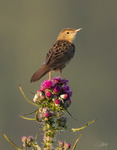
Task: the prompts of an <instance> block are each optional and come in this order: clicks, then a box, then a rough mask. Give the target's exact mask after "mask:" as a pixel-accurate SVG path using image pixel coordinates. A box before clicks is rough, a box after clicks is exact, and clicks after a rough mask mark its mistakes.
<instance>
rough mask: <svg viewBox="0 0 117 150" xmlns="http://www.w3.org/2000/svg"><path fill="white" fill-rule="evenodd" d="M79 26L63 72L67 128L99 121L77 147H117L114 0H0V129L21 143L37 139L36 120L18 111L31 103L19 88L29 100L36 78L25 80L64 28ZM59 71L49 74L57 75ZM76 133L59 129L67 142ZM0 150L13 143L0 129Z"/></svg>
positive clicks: (90, 149) (92, 149)
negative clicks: (68, 88) (68, 89)
mask: <svg viewBox="0 0 117 150" xmlns="http://www.w3.org/2000/svg"><path fill="white" fill-rule="evenodd" d="M67 27H69V28H79V27H82V28H83V30H82V31H80V32H79V33H78V35H77V37H76V39H75V41H74V43H75V45H76V54H75V57H74V59H73V60H72V61H71V62H70V64H69V65H68V66H67V67H66V68H65V69H64V71H63V73H64V75H65V77H66V78H67V79H68V80H69V84H70V86H71V89H72V90H73V96H72V105H71V107H70V108H69V111H70V112H71V113H72V115H73V116H74V117H76V118H78V121H74V120H73V119H72V118H71V117H70V116H68V115H67V116H68V118H69V119H68V125H69V126H70V127H80V126H82V125H84V124H86V123H87V122H88V121H91V120H93V119H95V118H98V120H97V121H96V122H95V123H94V124H92V125H90V126H89V127H87V128H86V129H85V130H84V131H83V135H82V137H81V139H80V141H79V144H78V146H77V149H79V150H116V149H117V132H116V131H117V119H116V115H117V80H116V79H117V1H116V0H111V1H110V0H73V1H72V0H58V1H57V0H49V1H47V0H43V1H42V0H0V119H1V121H0V130H3V131H4V132H5V133H6V134H7V135H8V137H10V138H11V139H12V140H13V141H14V143H16V144H17V145H19V146H21V145H22V143H21V140H20V137H21V136H23V135H26V136H29V135H33V136H35V135H36V133H38V135H39V136H38V139H39V142H40V143H41V142H42V137H41V136H42V132H41V131H40V127H41V126H40V125H39V124H38V123H36V122H30V121H26V120H23V119H21V118H20V117H19V115H23V114H25V113H29V112H32V111H33V110H34V109H35V108H34V107H33V106H31V105H30V104H29V103H27V102H26V101H25V99H24V98H23V96H22V94H21V93H20V91H19V88H18V82H20V84H21V86H22V88H23V90H24V92H25V94H26V95H27V96H28V97H29V99H33V95H32V94H31V93H30V91H33V92H36V90H37V89H39V86H40V83H41V82H42V81H43V80H44V79H45V78H47V77H48V76H47V75H46V76H45V77H44V78H42V79H41V80H40V81H39V82H36V83H33V84H30V82H29V81H30V78H31V76H32V74H33V73H34V72H35V71H36V70H37V69H38V68H39V67H40V66H41V64H42V63H43V62H44V60H45V56H46V53H47V51H48V50H49V48H50V47H51V46H52V44H53V43H54V42H55V41H56V38H57V35H58V33H59V32H60V30H61V29H63V28H67ZM58 75H59V73H56V74H55V73H53V76H58ZM77 137H78V133H76V134H71V133H67V132H64V133H61V134H59V135H58V138H57V139H59V140H64V139H66V141H67V142H70V143H71V144H72V145H73V143H74V142H75V139H76V138H77ZM0 149H2V150H12V149H13V148H12V146H11V145H10V144H9V143H8V142H7V141H6V140H5V139H4V138H3V136H2V135H1V134H0Z"/></svg>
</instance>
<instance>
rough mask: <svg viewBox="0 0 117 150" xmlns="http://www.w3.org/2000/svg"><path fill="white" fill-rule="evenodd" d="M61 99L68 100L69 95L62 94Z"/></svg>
mask: <svg viewBox="0 0 117 150" xmlns="http://www.w3.org/2000/svg"><path fill="white" fill-rule="evenodd" d="M60 98H62V99H67V98H68V94H62V95H60Z"/></svg>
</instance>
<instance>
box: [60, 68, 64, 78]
mask: <svg viewBox="0 0 117 150" xmlns="http://www.w3.org/2000/svg"><path fill="white" fill-rule="evenodd" d="M60 74H61V75H62V77H63V78H65V76H64V75H63V73H62V69H60Z"/></svg>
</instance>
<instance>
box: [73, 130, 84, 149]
mask: <svg viewBox="0 0 117 150" xmlns="http://www.w3.org/2000/svg"><path fill="white" fill-rule="evenodd" d="M81 135H82V133H80V135H79V137H78V138H77V139H76V141H75V143H74V145H73V148H72V150H75V148H76V145H77V143H78V141H79V139H80V137H81Z"/></svg>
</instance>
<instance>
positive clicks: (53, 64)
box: [30, 28, 82, 82]
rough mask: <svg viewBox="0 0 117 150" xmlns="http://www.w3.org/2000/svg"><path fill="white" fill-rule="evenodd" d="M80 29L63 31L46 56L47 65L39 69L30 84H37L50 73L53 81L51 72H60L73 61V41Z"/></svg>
mask: <svg viewBox="0 0 117 150" xmlns="http://www.w3.org/2000/svg"><path fill="white" fill-rule="evenodd" d="M81 29H82V28H79V29H70V28H67V29H63V30H62V31H61V32H60V33H59V35H58V38H57V41H56V42H55V44H54V45H53V46H52V47H51V48H50V50H49V51H48V53H47V55H46V60H45V63H44V64H43V65H42V66H41V68H40V69H38V70H37V71H36V72H35V73H34V74H33V76H32V78H31V80H30V82H35V81H37V80H39V79H41V78H42V77H43V76H44V75H45V74H47V73H48V72H49V79H51V70H54V71H58V70H59V71H60V73H61V74H62V69H63V68H64V67H65V66H66V64H67V63H68V62H69V61H70V60H71V59H72V57H73V56H74V53H75V46H74V44H73V40H74V39H75V36H76V33H77V32H78V31H80V30H81Z"/></svg>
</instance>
